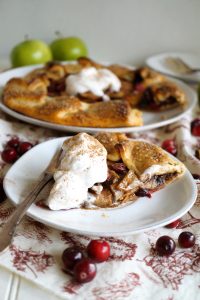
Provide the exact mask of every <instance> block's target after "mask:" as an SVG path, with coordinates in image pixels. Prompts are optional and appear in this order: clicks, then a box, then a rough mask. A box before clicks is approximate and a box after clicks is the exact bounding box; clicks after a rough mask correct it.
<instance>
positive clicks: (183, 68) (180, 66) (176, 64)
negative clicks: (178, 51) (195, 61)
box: [166, 57, 200, 75]
mask: <svg viewBox="0 0 200 300" xmlns="http://www.w3.org/2000/svg"><path fill="white" fill-rule="evenodd" d="M166 61H167V63H168V65H170V66H171V67H173V68H175V70H176V71H177V72H179V73H182V74H188V75H189V74H192V73H197V72H200V68H193V67H191V66H190V65H189V64H188V63H186V62H185V61H184V60H183V59H182V58H180V57H168V58H167V60H166Z"/></svg>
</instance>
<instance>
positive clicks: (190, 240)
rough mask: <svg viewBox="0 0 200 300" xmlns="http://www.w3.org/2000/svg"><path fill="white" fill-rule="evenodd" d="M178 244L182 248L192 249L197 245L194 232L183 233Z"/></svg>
mask: <svg viewBox="0 0 200 300" xmlns="http://www.w3.org/2000/svg"><path fill="white" fill-rule="evenodd" d="M178 243H179V245H180V246H181V247H182V248H190V247H193V246H194V244H195V236H194V234H193V233H192V232H189V231H183V232H182V233H181V234H180V235H179V237H178Z"/></svg>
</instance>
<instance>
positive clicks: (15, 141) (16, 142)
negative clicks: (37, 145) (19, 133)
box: [6, 137, 20, 149]
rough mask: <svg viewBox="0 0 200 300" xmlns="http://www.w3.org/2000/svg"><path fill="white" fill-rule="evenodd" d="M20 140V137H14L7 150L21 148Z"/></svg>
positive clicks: (8, 143)
mask: <svg viewBox="0 0 200 300" xmlns="http://www.w3.org/2000/svg"><path fill="white" fill-rule="evenodd" d="M19 143H20V141H19V138H18V137H13V138H12V139H10V140H9V141H8V142H7V144H6V148H9V147H10V148H15V149H17V148H18V146H19Z"/></svg>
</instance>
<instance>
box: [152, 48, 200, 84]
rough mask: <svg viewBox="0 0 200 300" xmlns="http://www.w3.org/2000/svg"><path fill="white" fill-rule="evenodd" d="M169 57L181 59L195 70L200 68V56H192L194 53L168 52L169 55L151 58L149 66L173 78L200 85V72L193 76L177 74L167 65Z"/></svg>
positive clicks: (158, 55)
mask: <svg viewBox="0 0 200 300" xmlns="http://www.w3.org/2000/svg"><path fill="white" fill-rule="evenodd" d="M169 57H174V58H176V57H179V58H181V59H182V60H183V61H185V62H186V63H188V65H189V66H191V67H194V68H200V55H198V54H194V53H193V54H192V53H185V52H168V53H161V54H157V55H154V56H151V57H149V58H148V59H147V60H146V64H147V66H149V67H150V68H152V69H154V70H156V71H158V72H161V73H164V74H166V75H169V76H173V77H176V78H179V79H182V80H185V81H188V82H196V83H198V82H199V81H200V72H197V73H193V74H180V73H178V72H176V70H175V69H172V68H171V67H170V65H169V63H167V59H168V58H169Z"/></svg>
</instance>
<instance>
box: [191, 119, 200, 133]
mask: <svg viewBox="0 0 200 300" xmlns="http://www.w3.org/2000/svg"><path fill="white" fill-rule="evenodd" d="M191 133H192V134H193V135H195V136H200V118H197V119H194V120H193V121H192V122H191Z"/></svg>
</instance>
